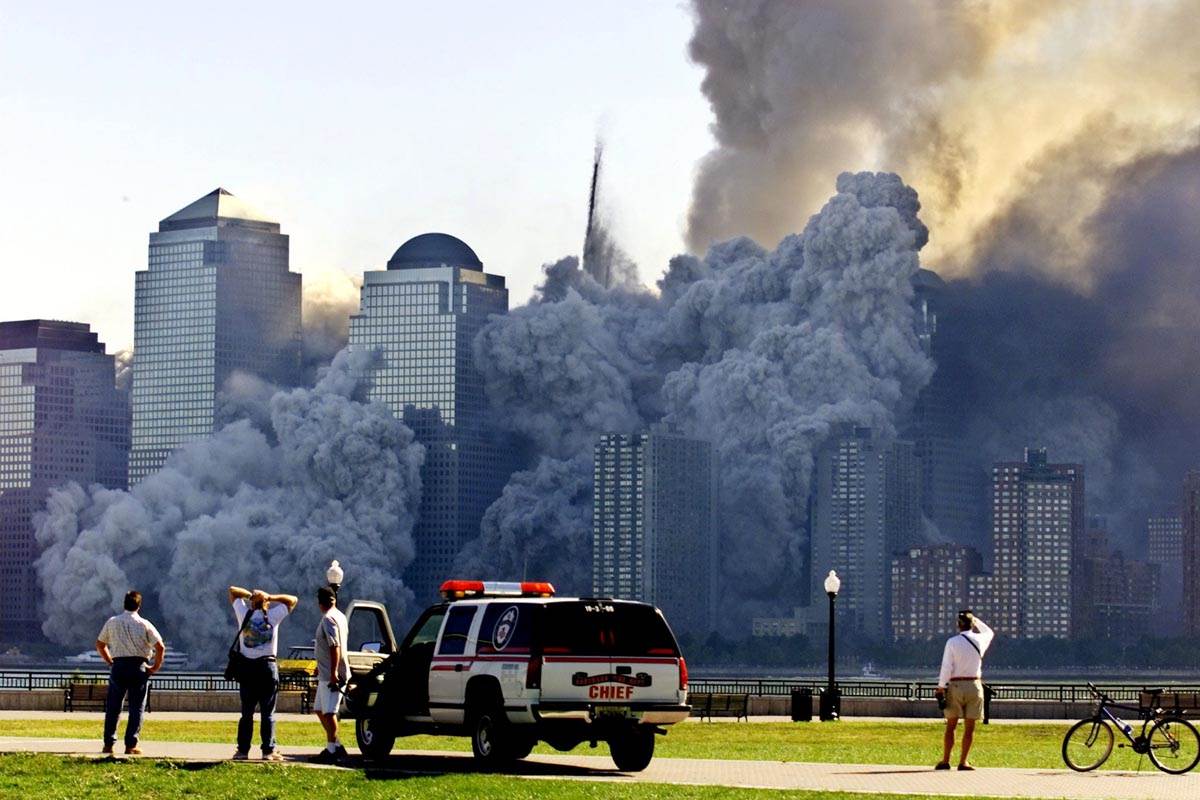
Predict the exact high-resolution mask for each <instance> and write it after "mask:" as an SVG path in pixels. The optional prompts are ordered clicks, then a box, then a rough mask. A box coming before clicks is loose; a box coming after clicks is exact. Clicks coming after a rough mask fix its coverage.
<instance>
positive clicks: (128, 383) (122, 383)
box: [113, 348, 133, 392]
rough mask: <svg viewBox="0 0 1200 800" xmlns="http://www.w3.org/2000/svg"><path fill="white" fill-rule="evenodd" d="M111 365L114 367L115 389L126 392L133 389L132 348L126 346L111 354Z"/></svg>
mask: <svg viewBox="0 0 1200 800" xmlns="http://www.w3.org/2000/svg"><path fill="white" fill-rule="evenodd" d="M113 365H114V367H115V369H116V375H115V376H114V377H115V380H116V384H117V390H118V391H121V392H128V391H130V390H132V389H133V350H132V349H131V348H126V349H124V350H118V351H117V352H116V353H114V354H113Z"/></svg>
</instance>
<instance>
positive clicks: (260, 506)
mask: <svg viewBox="0 0 1200 800" xmlns="http://www.w3.org/2000/svg"><path fill="white" fill-rule="evenodd" d="M371 357H372V356H371V354H368V353H363V352H357V353H349V352H343V353H341V354H339V355H338V356H337V358H335V359H334V362H333V364H332V366H331V367H330V368H329V369H328V370H326V371H325V373H324V375H323V376H322V378H321V379H320V380H319V381H318V383H317V385H316V386H315V387H313V388H311V389H292V390H289V391H276V392H274V393H273V394H272V395H271V396H270V398H269V401H268V403H267V407H266V408H265V409H262V410H260V411H259V412H257V413H256V414H254V415H253V416H254V418H255V419H257V420H259V424H263V423H264V422H265V424H266V425H267V427H265V428H263V429H259V428H257V427H255V423H254V422H252V421H251V420H249V419H243V420H239V421H237V422H233V423H230V424H228V425H226V426H224V427H223V428H222V429H221V430H219V431H218V432H217V433H215V434H214V435H213V436H212V437H211V438H209V439H204V440H199V441H196V442H193V443H191V444H188V445H186V446H184V447H183V448H181V449H180V450H178V451H177V452H176V453H175V454H173V455H172V456H171V458H170V459H169V460H168V462H167V464H166V466H165V467H164V468H163V469H162V470H161V471H160V472H158V473H156V474H154V475H152V476H150V477H149V478H147V479H146V480H144V481H143V482H142V483H140V484H138V485H137V486H135V487H134V488H133V489H132V490H130V491H128V492H125V491H117V490H109V489H104V488H101V487H98V486H93V487H91V488H88V489H84V488H83V487H80V486H78V485H76V484H68V485H67V486H66V487H64V488H61V489H59V490H56V491H54V492H52V493H51V495H50V498H49V501H48V504H47V510H46V512H45V513H44V514H42V515H41V516H40V518H39V520H38V523H37V524H38V530H37V539H38V543H39V544H40V545H41V547H42V548H43V553H42V555H41V557H40V558H39V559H38V562H37V571H38V576H39V579H40V582H41V586H42V589H43V593H44V597H45V608H44V612H45V622H44V624H43V630H44V632H45V633H46V635H47V636H48V637H50V638H51V639H53V640H54V641H57V642H61V643H64V644H72V645H76V646H78V645H82V644H84V643H90V642H91V641H93V640H94V638H95V635H96V631H97V630H99V625H100V623H101V622H103V620H104V618H105V617H106V616H107V615H108V614H111V613H113V612H114V611H115V610H117V609H119V608H120V604H121V598H122V596H123V595H124V593H125V592H126V591H127V590H128V589H130V588H138V589H140V590H141V591H142V592H143V593H144V594H145V595H146V598H147V612H148V613H150V614H156V615H160V616H159V617H158V618H159V619H161V621H162V622H163V627H164V635H166V636H168V638H169V640H170V641H169V644H170V645H171V646H173V647H176V648H180V649H186V650H188V651H190V652H191V654H192V656H193V658H195V659H197V660H199V661H201V662H207V663H213V662H216V661H218V660H219V659H220V658H221V657H223V648H224V646H225V645H226V644H227V640H228V639H229V638H230V633H231V629H230V626H231V623H232V618H231V614H230V612H229V610H228V605H227V600H226V597H225V588H226V587H227V586H229V585H230V584H237V585H241V586H246V587H248V588H255V587H261V588H265V589H267V590H270V591H283V592H288V593H293V594H296V595H298V596H300V597H302V598H303V602H302V603H301V606H300V609H301V610H300V613H299V614H298V615H297V619H295V620H293V621H292V622H291V623H289V624H288V625H287V626H286V627H285V628H284V632H285V635H287V636H288V637H290V638H291V639H292V640H294V641H306V640H307V639H308V638H309V637H310V630H311V627H312V625H314V624H315V622H316V612H315V604H314V603H313V602H310V599H311V596H312V592H313V591H314V590H315V589H316V587H317V586H319V585H321V584H322V583H323V581H324V571H325V568H326V567H327V566H328V564H329V562H330V560H332V559H334V558H337V559H338V560H340V561H341V563H342V565H343V567H344V568H345V570H346V575H347V579H346V584H347V586H348V587H350V588H351V590H352V591H353V592H354V593H355V594H357V595H361V596H364V597H379V598H383V599H384V600H385V601H386V602H387V603H388V604H389V608H390V609H391V611H392V613H393V614H395V615H398V616H399V615H402V614H403V611H404V606H405V604H406V603H407V602H408V601H409V599H410V597H411V595H410V593H409V592H408V590H407V589H406V588H405V587H404V585H403V583H402V582H401V581H400V578H399V576H400V574H401V572H402V571H403V569H404V567H405V566H406V565H407V564H408V563H409V562H410V561H411V560H412V558H413V544H412V538H411V531H412V526H413V522H414V518H415V513H416V509H417V507H418V504H419V501H420V467H421V464H422V463H423V461H424V448H423V447H422V446H421V445H419V444H416V443H415V442H414V441H413V436H412V432H411V431H410V430H409V429H408V428H406V427H405V426H404V425H403V424H402V423H401V422H399V421H398V420H396V419H395V418H394V417H393V416H392V414H391V413H390V411H389V410H388V409H387V408H386V407H385V406H383V405H381V404H377V403H363V402H359V401H358V400H356V399H354V397H355V393H356V391H357V390H358V388H359V387H358V379H357V377H356V376H358V375H361V374H363V372H364V370H365V369H366V367H367V364H366V363H365V362H366V361H367V360H369V359H370V358H371ZM252 395H253V392H247V393H245V394H244V395H243V402H249V401H248V400H247V399H246V398H248V397H250V396H252Z"/></svg>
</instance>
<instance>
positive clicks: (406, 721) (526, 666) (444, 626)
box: [342, 581, 691, 771]
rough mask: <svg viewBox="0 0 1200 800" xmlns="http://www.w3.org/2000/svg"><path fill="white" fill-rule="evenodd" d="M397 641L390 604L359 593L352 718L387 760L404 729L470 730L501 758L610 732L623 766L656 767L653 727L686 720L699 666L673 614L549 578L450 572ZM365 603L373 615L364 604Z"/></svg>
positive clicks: (367, 751)
mask: <svg viewBox="0 0 1200 800" xmlns="http://www.w3.org/2000/svg"><path fill="white" fill-rule="evenodd" d="M442 596H443V597H444V598H445V602H442V603H439V604H437V605H435V606H432V607H430V608H429V609H427V610H426V611H425V613H423V614H422V615H421V617H420V618H419V619H418V620H417V622H416V624H415V625H413V628H412V630H411V631H409V633H408V636H406V637H405V639H404V641H403V642H402V643H401V644H400V645H399V646H396V644H395V642H394V641H393V640H392V637H391V626H390V624H389V623H388V621H387V613H386V611H385V610H384V609H383V607H382V606H379V605H378V604H374V603H371V604H367V603H361V602H356V603H354V604H353V606H352V608H353V613H352V615H351V621H350V632H351V637H352V639H361V638H363V635H364V634H363V633H361V632H360V633H357V634H356V629H364V625H365V626H366V627H367V628H370V629H371V631H372V632H368V633H366V634H365V635H366V636H368V637H371V636H375V637H376V639H375V641H372V642H370V643H369V644H365V645H363V644H360V645H359V646H357V647H356V646H355V644H354V642H353V641H352V642H351V647H350V649H351V650H355V651H357V653H351V667H352V678H351V682H350V685H349V687H348V689H347V697H348V702H347V703H346V704H345V707H344V709H343V711H342V715H343V717H347V718H353V719H354V720H355V733H356V735H357V739H358V746H359V749H360V750H362V752H363V754H364V755H365V756H366V757H367V758H370V759H376V760H378V759H383V758H385V757H387V755H388V754H389V753H390V752H391V750H392V747H393V745H394V744H395V741H396V738H397V737H398V736H409V735H413V734H437V735H446V736H470V737H471V745H472V751H473V752H474V754H475V757H476V758H477V759H478V760H480V761H481V762H483V763H484V764H486V765H489V766H500V765H502V764H504V763H507V762H511V761H513V760H515V759H520V758H524V757H525V756H527V755H529V753H530V751H531V750H532V749H533V746H534V745H535V744H536V743H537V742H538V741H539V740H540V741H544V742H547V743H549V744H550V745H551V746H553V747H555V748H557V749H559V750H570V749H572V748H574V747H576V746H577V745H579V744H581V743H583V742H591V743H592V744H593V745H594V744H595V743H597V742H599V741H605V742H607V743H608V745H609V749H610V751H611V753H612V758H613V761H614V762H615V763H616V765H617V768H618V769H621V770H625V771H637V770H642V769H645V768H646V766H647V765H648V764H649V763H650V760H651V759H652V758H653V757H654V736H655V734H664V733H666V727H667V726H669V725H672V724H674V723H676V722H680V721H682V720H684V719H686V718H687V717H688V715H689V714H690V712H691V708H690V707H689V706H688V704H687V663H686V662H685V661H684V659H683V655H682V654H681V653H680V652H679V645H678V644H677V643H676V641H675V636H674V634H672V633H671V628H670V626H668V625H667V622H666V620H665V619H664V618H663V615H662V612H660V611H659V610H658V609H656V608H655V607H654V606H652V605H648V604H646V603H637V602H631V601H625V600H612V599H607V598H566V597H562V598H559V597H555V596H554V588H553V587H552V586H551V585H550V584H548V583H492V582H483V581H447V582H446V583H445V584H443V586H442ZM364 612H365V613H364Z"/></svg>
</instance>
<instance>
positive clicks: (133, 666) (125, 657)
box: [96, 591, 167, 756]
mask: <svg viewBox="0 0 1200 800" xmlns="http://www.w3.org/2000/svg"><path fill="white" fill-rule="evenodd" d="M124 607H125V611H124V612H123V613H121V614H116V615H114V616H111V617H109V618H108V621H107V622H105V623H104V627H102V628H101V629H100V635H99V636H97V637H96V652H98V653H99V654H100V657H101V658H103V659H104V663H105V664H108V665H109V666H110V667H111V668H112V670H111V672H110V673H109V676H108V693H107V694H106V695H105V696H104V750H103V752H105V753H109V754H111V753H112V751H113V746H114V745H115V744H116V743H117V720H118V719H119V718H120V716H121V704H122V703H123V702H125V697H126V695H128V696H129V719H128V720H126V722H125V754H126V755H130V756H137V755H141V753H142V751H141V750H139V749H138V734H140V733H141V730H142V711H143V710H144V709H145V707H146V690H147V689H148V688H149V686H150V676H151V675H153V674H154V673H156V672H158V671H159V669H161V668H162V663H163V656H164V655H165V654H166V652H167V648H166V646H165V645H164V644H163V638H162V636H160V635H159V633H158V629H157V628H155V627H154V626H153V625H151V624H150V622H149V621H148V620H145V619H142V616H141V615H140V614H139V613H138V611H140V610H141V608H142V593H141V592H137V591H130V592H127V593H126V594H125V603H124ZM151 658H153V659H154V661H153V663H151V661H150V659H151Z"/></svg>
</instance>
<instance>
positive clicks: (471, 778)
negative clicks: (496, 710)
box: [0, 754, 933, 800]
mask: <svg viewBox="0 0 1200 800" xmlns="http://www.w3.org/2000/svg"><path fill="white" fill-rule="evenodd" d="M0 797H5V798H8V797H12V798H39V800H76V799H77V798H78V800H84V798H86V800H128V798H131V797H136V798H139V800H158V799H159V798H163V799H164V800H165V798H189V800H208V799H209V798H213V799H216V798H220V800H226V798H240V799H241V800H285V799H291V798H299V797H310V798H315V797H329V798H337V800H367V798H389V800H407V799H408V798H413V799H414V800H416V798H429V797H437V798H439V800H459V798H462V800H474V799H475V798H480V797H486V798H488V800H543V798H546V797H553V798H555V800H592V799H593V798H603V799H604V800H668V798H669V800H862V797H863V796H862V795H855V794H846V793H827V792H793V791H769V790H760V789H729V788H725V787H720V786H670V785H664V784H632V783H596V782H591V781H571V780H552V779H547V780H543V779H538V780H531V779H527V778H513V777H510V776H504V775H439V776H400V775H390V776H381V775H372V774H368V773H364V772H360V771H343V770H316V769H308V768H306V767H289V766H278V765H266V764H232V763H222V764H211V765H210V764H183V763H175V762H171V761H147V760H135V761H121V760H118V761H98V760H97V761H93V760H88V759H80V758H65V757H62V756H52V755H26V754H15V755H0ZM872 797H874V798H878V800H900V796H899V795H872ZM903 797H904V800H933V798H932V797H929V796H926V797H920V796H915V795H904V796H903Z"/></svg>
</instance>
